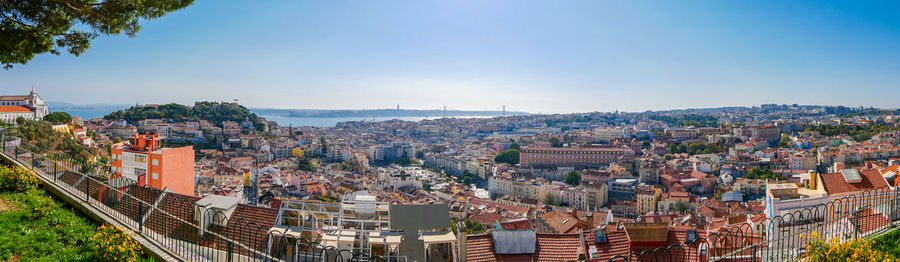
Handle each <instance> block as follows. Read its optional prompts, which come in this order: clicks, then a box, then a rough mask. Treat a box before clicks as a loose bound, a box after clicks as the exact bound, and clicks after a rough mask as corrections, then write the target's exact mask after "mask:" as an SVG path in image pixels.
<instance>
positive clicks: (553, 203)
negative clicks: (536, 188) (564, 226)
mask: <svg viewBox="0 0 900 262" xmlns="http://www.w3.org/2000/svg"><path fill="white" fill-rule="evenodd" d="M544 204H545V205H550V206H556V205H559V200H557V199H556V197H554V196H553V194H547V196H544Z"/></svg>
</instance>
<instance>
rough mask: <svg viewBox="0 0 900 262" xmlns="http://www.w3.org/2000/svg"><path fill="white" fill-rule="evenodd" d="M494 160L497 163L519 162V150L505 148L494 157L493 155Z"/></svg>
mask: <svg viewBox="0 0 900 262" xmlns="http://www.w3.org/2000/svg"><path fill="white" fill-rule="evenodd" d="M494 161H495V162H497V163H507V164H510V165H517V164H519V150H518V149H507V150H503V151H502V152H500V153H499V154H497V156H496V157H494Z"/></svg>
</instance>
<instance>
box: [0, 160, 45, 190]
mask: <svg viewBox="0 0 900 262" xmlns="http://www.w3.org/2000/svg"><path fill="white" fill-rule="evenodd" d="M38 183H40V180H38V178H37V177H35V176H34V174H32V173H31V171H28V170H26V169H24V168H21V167H5V166H0V191H13V192H25V191H28V190H31V189H35V188H37V186H38Z"/></svg>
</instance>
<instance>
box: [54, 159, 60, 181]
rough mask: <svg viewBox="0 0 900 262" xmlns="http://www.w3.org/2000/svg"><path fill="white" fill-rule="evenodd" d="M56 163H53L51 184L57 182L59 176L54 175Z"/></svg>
mask: <svg viewBox="0 0 900 262" xmlns="http://www.w3.org/2000/svg"><path fill="white" fill-rule="evenodd" d="M56 172H57V171H56V161H53V182H58V181H59V176H58V175H56Z"/></svg>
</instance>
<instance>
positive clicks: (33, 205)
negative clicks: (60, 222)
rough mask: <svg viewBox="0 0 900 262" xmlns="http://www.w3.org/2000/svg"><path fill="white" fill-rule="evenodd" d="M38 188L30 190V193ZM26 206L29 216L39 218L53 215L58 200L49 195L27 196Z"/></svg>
mask: <svg viewBox="0 0 900 262" xmlns="http://www.w3.org/2000/svg"><path fill="white" fill-rule="evenodd" d="M36 192H37V191H36V190H32V191H29V193H30V194H39V193H36ZM24 201H25V208H26V211H28V218H30V219H38V218H40V217H53V209H54V208H55V207H56V202H55V201H53V199H51V198H49V197H29V198H25V199H24Z"/></svg>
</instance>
